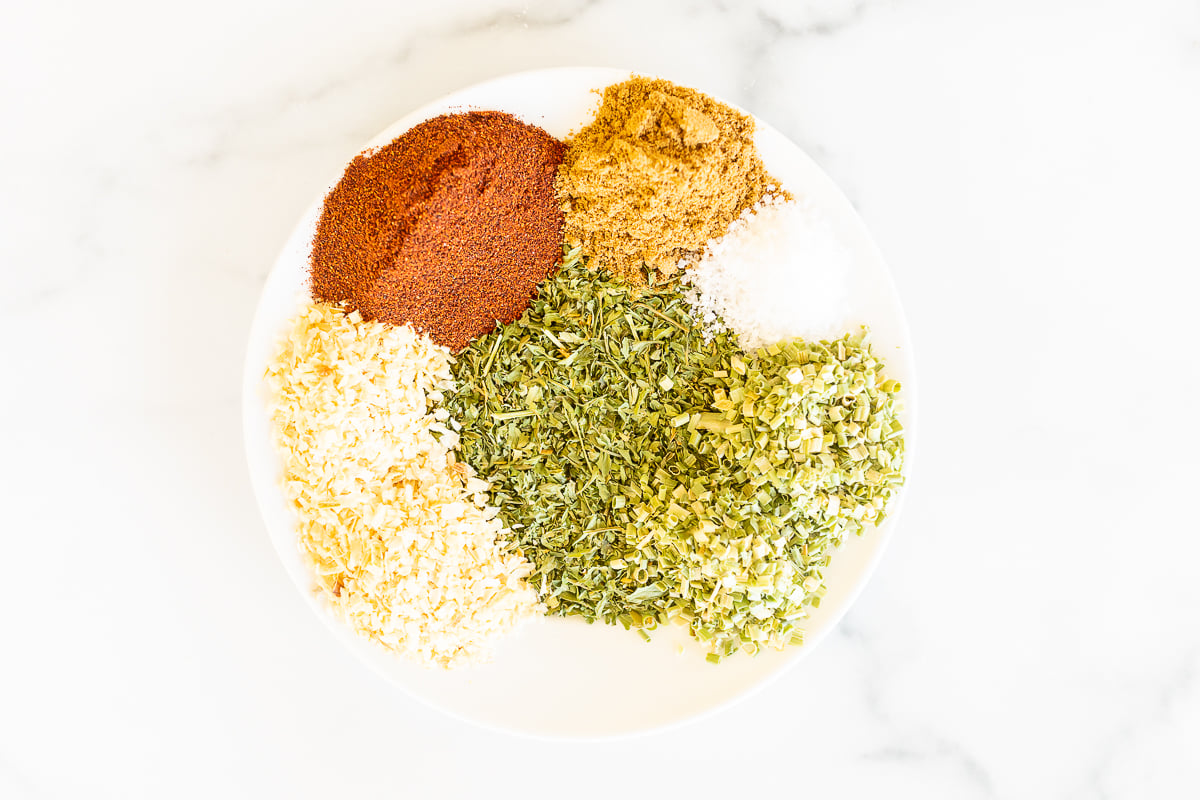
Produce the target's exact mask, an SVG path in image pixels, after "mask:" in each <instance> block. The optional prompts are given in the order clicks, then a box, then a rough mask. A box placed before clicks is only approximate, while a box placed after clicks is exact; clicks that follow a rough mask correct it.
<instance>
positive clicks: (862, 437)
mask: <svg viewBox="0 0 1200 800" xmlns="http://www.w3.org/2000/svg"><path fill="white" fill-rule="evenodd" d="M457 359H458V360H457V363H456V364H455V366H454V376H455V379H456V382H457V389H456V391H455V392H454V393H453V394H452V395H450V396H449V397H448V398H447V403H446V404H447V407H448V409H449V411H450V413H451V415H452V417H453V418H454V419H456V420H457V421H458V422H459V424H460V425H461V454H462V456H463V458H464V459H465V460H466V461H467V462H468V463H470V464H471V466H472V467H474V468H475V469H476V470H477V471H478V472H479V473H480V475H481V476H484V477H487V478H488V479H489V480H490V481H491V484H492V502H493V503H494V504H495V505H496V506H498V507H499V509H500V516H501V518H502V520H503V521H504V523H505V525H507V526H508V527H509V529H511V530H512V531H513V533H514V536H515V537H516V541H515V544H516V545H517V546H519V547H520V548H521V549H522V550H523V551H524V552H525V555H526V556H527V557H528V558H529V559H530V560H531V561H532V562H533V563H534V564H535V572H534V574H533V575H532V576H531V577H530V582H531V584H532V585H534V586H537V587H538V588H539V590H540V593H541V595H542V598H543V600H544V602H545V603H546V605H547V607H548V608H549V609H551V610H552V612H553V613H557V614H578V615H581V616H583V617H584V618H585V619H587V620H588V621H593V620H596V619H601V620H604V621H605V622H608V623H619V624H622V625H624V626H625V627H626V628H630V627H633V628H638V629H639V630H641V631H646V630H651V629H653V628H654V627H655V626H657V625H658V624H659V623H662V622H667V621H669V620H675V619H679V620H682V621H684V622H686V623H687V624H688V626H689V629H690V631H691V633H692V635H694V636H695V637H696V638H698V639H700V640H701V641H704V642H707V643H708V644H709V647H710V650H711V658H712V659H713V660H719V659H720V658H721V657H722V656H727V655H730V654H732V653H733V652H735V651H737V650H738V649H741V650H744V651H746V652H749V653H755V652H757V651H758V650H759V649H760V648H761V647H764V646H773V647H782V646H783V645H785V644H788V643H794V642H799V641H801V639H802V632H801V630H800V628H799V627H798V622H799V621H800V620H801V619H802V618H803V617H804V616H805V614H806V609H807V608H808V607H809V606H816V605H819V603H820V596H821V594H823V591H824V590H823V584H822V570H823V568H824V567H825V566H826V565H827V564H828V563H829V558H830V555H831V553H832V551H833V549H834V548H835V547H836V546H837V545H838V544H839V543H840V542H841V540H842V538H843V536H844V535H845V534H846V532H848V531H849V532H856V533H857V532H859V531H861V529H862V528H863V526H864V525H867V524H871V523H875V522H878V521H879V520H881V519H882V517H883V514H884V512H885V510H886V509H887V505H888V501H889V500H890V499H891V497H892V496H893V494H894V493H895V491H896V489H897V488H898V486H899V485H900V482H901V476H900V467H901V462H902V457H903V431H902V429H901V427H900V423H899V421H898V420H897V418H896V411H897V405H896V401H895V393H896V392H897V391H898V390H899V388H900V387H899V384H898V383H896V382H895V381H888V380H885V379H884V378H883V376H882V364H881V363H880V362H879V361H878V360H877V359H876V358H874V357H873V356H872V355H871V353H870V349H869V345H868V342H867V334H866V332H865V331H863V332H861V333H858V334H854V335H847V336H845V337H843V338H841V339H838V340H835V341H832V342H803V341H795V342H789V343H784V344H781V345H773V346H771V347H769V348H765V349H763V350H760V351H759V352H758V353H756V354H755V355H754V356H753V357H747V356H745V355H743V354H740V353H739V351H738V350H737V347H736V345H735V343H734V341H733V340H732V339H731V338H730V337H729V336H727V335H726V334H718V335H717V336H716V337H715V338H713V339H712V340H711V341H708V342H705V341H704V339H703V337H702V336H701V334H700V331H699V329H698V328H697V327H696V326H695V325H693V323H692V319H691V318H690V316H689V315H688V313H687V311H686V306H685V304H684V303H683V300H682V298H681V296H680V294H679V293H678V291H676V290H673V289H667V290H653V289H651V290H646V289H639V290H632V289H630V287H628V286H627V285H625V284H622V283H617V282H614V281H613V280H611V279H610V278H609V277H608V276H607V275H605V274H603V273H600V274H597V273H594V272H591V271H589V270H588V269H587V268H586V267H585V266H583V265H582V264H581V263H580V262H579V258H578V253H577V252H574V253H569V254H568V258H567V259H566V263H564V265H563V267H562V268H561V269H560V270H559V272H558V273H557V275H556V276H555V277H554V278H552V279H550V280H548V281H546V282H545V283H544V284H543V285H542V288H541V290H540V293H539V295H538V297H537V298H536V299H535V300H534V302H533V303H532V304H531V306H530V308H529V309H528V310H527V311H526V313H525V315H524V316H522V317H521V318H520V319H519V320H517V321H516V322H514V323H512V324H510V325H507V326H504V327H503V328H500V329H499V330H497V331H496V332H495V333H493V334H491V335H489V336H485V337H483V338H480V339H478V340H476V341H475V342H474V343H473V344H472V345H471V346H469V347H468V348H467V349H466V350H464V351H462V352H461V353H460V354H459V355H458V357H457Z"/></svg>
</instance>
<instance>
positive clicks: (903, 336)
mask: <svg viewBox="0 0 1200 800" xmlns="http://www.w3.org/2000/svg"><path fill="white" fill-rule="evenodd" d="M629 76H630V73H629V72H625V71H621V70H613V69H590V68H563V69H549V70H539V71H536V72H526V73H520V74H516V75H510V76H507V77H503V78H499V79H496V80H493V81H489V82H487V83H483V84H480V85H478V86H473V87H471V88H469V89H464V90H462V91H460V92H456V93H454V94H451V95H449V96H447V97H445V98H443V99H441V100H438V101H436V102H434V103H431V104H429V105H427V106H424V107H423V108H420V109H418V110H416V111H414V112H412V113H411V114H409V115H408V116H406V117H404V118H403V119H401V120H399V121H398V122H396V123H395V124H393V125H392V126H390V127H389V128H387V130H385V131H383V132H382V133H380V134H379V135H378V136H376V137H375V138H374V139H373V140H371V142H370V143H369V144H368V145H367V147H368V148H371V147H379V146H381V145H384V144H386V143H388V142H390V141H391V140H392V139H394V138H396V137H397V136H399V135H400V134H402V133H403V132H404V131H406V130H408V129H409V128H411V127H412V126H413V125H416V124H417V123H419V122H422V121H424V120H426V119H429V118H431V117H434V116H437V115H439V114H444V113H448V112H454V111H465V110H471V109H497V110H501V111H506V112H509V113H511V114H514V115H516V116H517V117H519V118H521V119H522V120H524V121H526V122H529V123H531V124H534V125H538V126H540V127H542V128H544V129H545V130H546V131H548V132H549V133H550V134H551V135H553V136H556V137H559V138H565V137H566V136H567V135H568V134H569V133H570V132H572V131H573V130H578V129H579V128H580V127H581V126H582V125H583V124H586V123H587V122H588V121H590V120H591V118H592V116H593V115H594V113H595V111H596V109H597V107H598V105H599V95H598V94H597V92H596V91H595V90H598V89H603V87H605V86H608V85H609V84H612V83H616V82H618V81H622V80H625V79H627V78H628V77H629ZM701 90H703V89H701ZM757 144H758V147H759V150H760V152H761V154H762V159H763V162H764V163H765V165H766V167H767V170H768V171H769V172H770V173H771V174H772V175H774V176H775V177H777V178H778V179H779V180H780V181H781V182H782V184H783V185H784V187H786V188H787V189H788V190H790V191H791V192H792V193H793V194H794V195H796V196H797V197H804V198H806V199H807V200H808V201H809V202H810V203H811V204H812V205H813V206H815V207H817V208H820V209H822V210H823V211H824V212H825V213H826V214H827V215H828V217H829V219H830V220H831V222H832V224H833V226H834V228H835V229H836V230H837V231H838V233H839V234H840V235H841V237H842V239H843V240H844V241H845V243H846V244H847V246H848V247H849V248H850V250H851V252H852V254H853V259H854V270H855V272H854V280H853V285H852V292H851V298H850V308H851V311H852V312H853V317H852V319H854V320H855V321H856V323H857V322H861V323H867V324H869V325H870V326H871V329H872V338H873V340H874V348H875V352H876V354H877V355H880V356H882V357H884V358H885V359H886V363H887V371H888V374H889V375H890V376H891V377H894V378H896V379H898V380H900V381H901V382H902V383H903V384H904V389H903V394H902V399H903V400H904V403H905V406H906V409H905V411H904V414H903V416H902V417H901V419H902V420H903V422H904V424H905V427H906V429H907V433H906V450H907V454H908V455H907V462H908V463H907V464H906V468H905V469H906V471H907V470H908V464H911V458H912V445H913V422H914V420H915V400H916V392H915V388H916V387H915V382H914V378H915V375H914V371H913V363H912V355H911V354H912V347H911V344H910V342H909V335H908V330H907V327H906V325H905V322H904V316H903V312H902V310H901V308H900V303H899V300H898V298H897V296H896V292H895V289H894V287H893V285H892V279H891V276H890V274H889V273H888V270H887V266H886V265H885V264H884V262H883V259H882V257H881V256H880V254H879V251H878V250H877V249H876V247H875V245H874V243H873V242H872V241H871V238H870V236H869V235H868V233H867V230H866V228H865V227H864V226H863V224H862V221H861V220H859V218H858V215H857V214H855V212H854V209H853V208H852V207H851V205H850V203H849V202H848V201H847V200H846V198H845V197H844V196H843V195H842V193H841V192H840V191H839V190H838V188H837V186H836V185H834V183H833V181H831V180H830V179H829V178H828V177H827V176H826V175H825V174H824V173H823V172H821V170H820V169H819V168H818V167H817V165H816V164H814V163H813V161H812V160H811V159H810V158H809V157H808V156H806V155H805V154H804V153H803V152H801V151H800V149H799V148H797V147H796V146H795V145H793V144H792V143H791V142H789V141H788V140H787V139H785V138H784V137H783V136H782V135H781V134H780V133H778V132H777V131H775V130H774V129H772V128H771V127H770V126H768V125H765V124H763V123H762V122H759V123H758V133H757ZM340 177H341V176H340V175H339V176H337V177H335V179H334V181H333V182H331V184H330V188H332V186H333V183H336V181H337V179H339V178H340ZM326 191H328V190H326ZM325 194H326V192H322V194H321V196H320V197H318V198H317V200H316V202H314V203H313V205H312V207H311V208H310V209H309V210H308V212H307V213H306V214H305V215H304V217H303V218H302V219H301V220H300V222H299V224H298V225H297V226H296V229H295V231H294V232H293V233H292V236H291V238H290V239H289V240H288V242H287V245H286V246H285V247H284V249H283V252H282V253H281V254H280V256H279V260H278V261H277V262H276V264H275V267H274V269H273V270H272V271H271V274H270V276H269V277H268V278H267V282H266V286H265V287H264V288H263V292H262V297H261V299H260V300H259V304H258V311H257V314H256V316H255V319H254V325H253V327H252V329H251V332H250V341H249V345H248V348H247V353H246V366H245V376H244V387H243V399H242V402H243V418H244V426H245V439H246V457H247V459H248V460H249V465H250V477H251V481H252V483H253V485H254V492H255V494H256V496H257V498H258V503H259V507H260V508H261V509H262V514H263V519H264V520H265V521H266V525H267V531H268V533H269V534H270V536H271V541H272V542H273V543H274V545H275V549H276V550H278V552H279V557H280V558H281V559H282V560H283V563H284V566H285V567H286V568H287V571H288V574H289V575H291V577H292V580H293V581H295V584H296V587H297V588H298V589H299V590H300V592H301V593H302V594H303V595H304V597H305V598H307V600H308V602H309V603H310V605H311V606H312V609H313V611H314V612H316V613H317V614H318V615H319V616H320V617H321V618H322V619H324V620H325V621H326V622H327V624H328V626H329V628H330V630H331V631H332V632H333V634H334V636H336V637H337V639H338V640H340V641H341V642H342V644H344V645H345V646H346V647H348V648H350V649H351V650H352V651H354V652H355V653H356V654H357V655H358V656H359V657H360V658H362V659H363V660H364V661H365V662H367V663H368V664H369V665H371V667H373V668H374V669H375V670H376V671H377V672H378V673H380V674H381V675H383V676H385V677H386V678H387V679H388V680H390V681H392V682H393V683H395V684H396V685H397V686H399V687H401V688H402V689H403V690H404V691H406V692H407V693H409V694H410V695H412V696H413V697H416V698H417V699H419V700H422V701H424V702H426V703H428V704H430V705H432V706H435V707H437V708H440V709H442V710H443V711H446V712H448V713H450V714H453V715H455V716H458V717H461V718H463V719H467V720H471V721H473V722H476V723H479V724H482V725H484V726H488V727H492V728H498V729H503V730H508V731H513V732H519V733H525V734H532V735H542V736H551V737H568V738H600V737H609V736H616V735H621V734H629V733H635V732H641V731H647V730H651V729H655V728H660V727H663V726H666V725H671V724H674V723H679V722H682V721H684V720H688V719H692V718H695V717H697V716H699V715H701V714H703V713H705V712H710V711H713V710H714V709H717V708H720V707H722V706H725V705H727V704H729V703H732V702H733V701H735V700H737V699H739V698H742V697H744V696H746V694H747V693H748V692H750V691H751V690H753V689H757V688H761V687H762V686H763V685H764V684H766V683H767V682H769V681H770V680H772V679H774V678H777V677H778V676H779V675H781V674H782V673H783V672H784V671H785V670H787V669H788V668H789V667H791V666H793V665H795V664H796V662H797V661H799V660H800V659H802V658H803V657H804V656H806V655H807V654H809V653H811V652H812V651H813V649H814V648H815V647H816V646H817V645H818V644H820V642H821V640H822V639H823V638H824V637H825V636H826V635H827V634H828V633H829V631H830V630H831V629H832V628H833V627H834V626H835V625H836V624H837V622H838V620H839V619H841V617H842V616H843V615H844V614H845V613H846V610H847V609H848V608H849V607H850V604H851V603H852V602H853V601H854V599H855V597H857V595H858V594H859V592H860V591H861V590H862V588H863V586H864V585H865V583H866V581H867V579H868V577H869V576H870V574H871V572H872V571H873V570H874V568H875V565H876V563H877V562H878V561H879V558H880V556H881V554H882V552H883V548H884V545H885V544H886V543H887V541H888V538H889V537H890V535H891V532H892V529H893V528H894V526H895V523H896V517H897V514H898V512H899V510H900V509H899V503H897V504H896V505H895V506H894V507H893V509H892V511H891V513H890V515H889V518H888V520H887V522H886V523H885V524H884V525H883V526H881V527H880V528H879V529H877V530H875V531H871V532H868V533H867V534H865V535H864V536H861V537H853V538H852V539H851V540H850V541H847V542H845V543H844V544H843V546H842V548H841V549H840V550H839V551H838V552H837V553H836V555H835V556H834V558H833V563H832V565H831V566H830V567H829V568H828V569H827V570H826V573H825V574H826V579H827V582H828V587H829V589H828V594H826V595H825V597H824V598H823V600H822V604H821V607H820V608H819V609H816V610H814V612H813V613H812V616H811V618H810V619H809V620H808V621H807V625H805V626H804V627H805V634H806V643H805V644H804V645H803V646H799V647H791V648H788V649H786V650H783V651H767V652H764V653H762V654H760V655H758V656H756V657H754V658H750V657H747V656H745V655H742V654H738V655H735V656H733V657H731V658H728V659H725V660H724V661H722V662H721V663H720V664H718V665H713V664H710V663H708V662H706V661H705V660H704V652H705V650H704V649H703V648H702V647H701V646H700V645H698V644H697V643H695V642H694V641H692V640H691V639H690V638H689V637H688V636H687V633H686V631H684V630H683V629H682V628H677V627H675V626H669V628H668V629H663V628H660V629H659V630H658V631H657V632H656V633H655V635H654V639H653V641H652V642H649V643H647V642H643V641H642V639H641V638H640V637H638V636H637V635H635V634H634V633H632V632H629V631H625V630H623V629H622V628H620V627H615V626H607V625H603V624H599V623H597V624H595V625H588V624H586V623H584V622H582V621H580V620H578V619H563V618H559V617H551V618H547V619H544V620H537V621H535V622H533V623H531V624H529V625H527V626H525V627H524V628H523V629H521V630H520V631H519V632H517V633H516V634H514V635H512V636H510V637H508V638H507V639H506V640H504V642H503V643H502V644H501V646H500V648H499V650H498V652H497V654H496V659H495V661H494V662H493V663H492V664H488V665H485V666H482V667H476V668H471V669H466V670H458V671H452V672H447V671H443V670H435V669H426V668H424V667H421V666H419V665H415V664H410V663H408V662H406V661H405V660H403V659H401V658H399V657H397V656H395V655H394V654H392V653H389V652H387V651H385V650H383V649H382V648H381V647H378V646H376V645H375V644H373V643H372V642H370V641H369V640H366V639H363V638H360V637H358V636H357V635H355V634H354V633H353V632H351V630H350V629H349V628H348V627H347V626H346V625H344V624H343V623H342V622H341V621H339V620H338V619H337V618H336V617H335V616H334V615H333V614H332V613H331V612H330V611H328V610H327V609H326V608H325V606H324V605H323V604H322V602H321V601H320V599H319V598H318V597H317V596H316V595H315V594H314V593H313V588H312V587H313V582H312V579H311V577H310V575H309V572H308V570H307V568H306V567H305V565H304V562H303V561H302V560H301V557H300V553H299V551H298V548H297V546H296V541H295V534H294V529H293V523H294V519H293V516H292V511H291V509H290V508H289V506H288V505H287V503H286V501H285V499H284V497H283V494H282V492H281V491H280V458H279V456H278V454H277V453H276V452H275V450H274V448H273V446H272V444H271V429H270V420H269V418H268V415H267V411H266V395H265V386H264V382H263V380H262V377H263V373H264V370H265V369H266V365H267V363H268V361H269V360H270V358H271V357H272V355H273V352H274V350H275V348H276V346H277V343H278V341H279V340H280V337H281V336H282V333H283V331H284V330H285V328H286V325H287V321H288V319H289V318H290V317H291V316H292V315H293V314H294V313H295V312H296V311H297V310H298V308H299V305H300V303H301V302H302V301H303V300H304V299H305V297H306V295H307V289H306V281H307V270H308V257H309V249H310V246H311V243H312V238H313V233H314V231H315V229H316V223H317V219H318V216H319V214H320V210H321V203H322V201H323V200H324V196H325ZM483 477H486V476H483ZM902 494H903V493H902ZM897 499H898V500H899V498H897Z"/></svg>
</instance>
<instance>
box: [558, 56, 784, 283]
mask: <svg viewBox="0 0 1200 800" xmlns="http://www.w3.org/2000/svg"><path fill="white" fill-rule="evenodd" d="M555 189H556V191H557V192H558V197H559V199H560V200H561V201H562V203H563V211H564V212H565V214H566V219H565V237H566V240H567V242H568V244H570V245H572V246H576V245H581V246H582V248H583V252H584V253H585V254H587V255H588V256H590V258H591V261H590V264H591V265H592V266H593V267H598V268H601V269H608V270H610V271H612V272H613V273H615V274H617V275H619V276H621V277H622V278H625V279H626V280H628V281H630V282H631V283H635V284H638V285H644V284H645V283H646V282H647V272H648V271H653V272H654V273H655V274H656V276H657V277H658V278H660V279H661V278H669V277H671V276H672V275H673V274H674V273H675V271H676V264H677V263H678V261H679V259H680V258H681V257H683V256H686V255H688V254H689V253H693V252H695V251H697V250H700V249H701V248H703V247H704V245H705V244H706V243H707V242H708V241H709V240H710V239H714V238H717V237H720V236H722V235H724V233H725V232H726V231H727V230H728V229H729V225H730V223H732V222H733V220H735V219H736V218H737V217H738V215H739V214H741V213H742V211H744V210H745V209H747V208H749V207H750V206H753V205H754V204H755V203H757V202H758V200H759V199H760V198H761V197H762V196H763V195H764V194H767V193H776V192H778V191H779V189H778V182H777V181H776V180H775V179H773V178H772V177H771V176H769V175H768V174H767V173H766V171H765V170H764V169H763V165H762V160H761V159H760V158H759V156H758V151H757V149H756V148H755V146H754V120H753V119H752V118H751V117H749V116H747V115H745V114H742V113H741V112H739V111H737V110H736V109H733V108H730V107H729V106H727V105H725V104H724V103H718V102H717V101H715V100H713V99H712V98H711V97H708V96H707V95H704V94H701V93H700V92H697V91H695V90H693V89H688V88H686V87H683V86H677V85H675V84H673V83H671V82H669V81H664V80H658V79H652V78H642V77H635V78H633V79H631V80H628V81H625V82H623V83H617V84H614V85H612V86H609V87H608V88H607V89H605V90H604V99H603V101H602V103H601V105H600V110H599V111H598V112H597V113H596V119H595V121H593V122H592V124H590V125H588V126H587V127H585V128H584V129H583V130H581V131H580V132H579V133H578V135H576V136H575V137H574V139H572V140H571V141H570V142H569V143H568V148H567V154H566V157H565V159H564V160H563V163H562V166H561V167H560V168H559V172H558V178H557V180H556V182H555Z"/></svg>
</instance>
